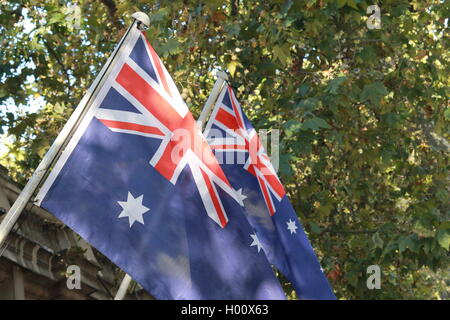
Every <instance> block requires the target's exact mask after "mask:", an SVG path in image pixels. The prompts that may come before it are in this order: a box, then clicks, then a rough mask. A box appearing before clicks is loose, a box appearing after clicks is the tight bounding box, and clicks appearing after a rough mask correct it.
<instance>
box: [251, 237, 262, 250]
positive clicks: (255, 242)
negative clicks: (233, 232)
mask: <svg viewBox="0 0 450 320" xmlns="http://www.w3.org/2000/svg"><path fill="white" fill-rule="evenodd" d="M250 237H252V239H253V242H252V243H251V244H250V247H253V246H256V247H257V248H258V252H259V251H260V250H261V248H262V245H261V242H259V239H258V237H257V236H256V233H254V234H251V235H250Z"/></svg>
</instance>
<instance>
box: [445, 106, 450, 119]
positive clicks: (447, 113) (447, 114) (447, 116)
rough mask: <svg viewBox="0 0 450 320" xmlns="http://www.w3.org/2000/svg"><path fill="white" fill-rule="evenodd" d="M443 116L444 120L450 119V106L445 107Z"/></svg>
mask: <svg viewBox="0 0 450 320" xmlns="http://www.w3.org/2000/svg"><path fill="white" fill-rule="evenodd" d="M444 118H445V120H448V121H450V108H447V109H446V110H445V111H444Z"/></svg>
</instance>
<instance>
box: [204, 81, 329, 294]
mask: <svg viewBox="0 0 450 320" xmlns="http://www.w3.org/2000/svg"><path fill="white" fill-rule="evenodd" d="M204 135H205V136H206V137H207V140H208V142H209V144H210V146H211V148H212V149H213V150H214V151H215V155H216V157H217V159H218V161H219V163H221V166H222V168H223V170H224V172H225V174H226V176H227V178H228V179H229V181H230V182H231V185H232V186H233V187H234V188H235V189H236V190H238V191H239V192H238V194H239V196H240V198H241V199H240V203H241V205H242V206H243V208H244V211H245V213H246V216H247V218H248V221H249V222H250V224H251V225H252V227H253V228H254V229H255V231H256V233H255V235H254V237H255V238H257V239H258V242H259V246H260V247H262V248H263V250H264V251H265V252H266V254H267V257H268V259H269V261H270V262H271V263H272V264H273V265H274V266H275V267H276V268H277V269H278V270H280V271H281V272H282V273H283V274H284V276H285V277H286V278H287V279H288V280H289V281H290V282H291V283H292V284H293V286H294V288H295V290H296V292H297V295H298V297H299V298H300V299H335V296H334V294H333V292H332V290H331V288H330V285H329V283H328V281H327V279H326V277H325V275H324V273H323V271H322V268H321V266H320V264H319V262H318V260H317V257H316V255H315V253H314V251H313V248H312V247H311V245H310V243H309V240H308V238H307V236H306V234H305V232H304V230H303V227H302V225H301V224H300V221H299V220H298V218H297V215H296V213H295V211H294V208H293V207H292V204H291V203H290V201H289V199H288V197H287V195H286V192H285V190H284V187H283V185H282V184H281V182H280V180H279V179H278V176H277V174H276V171H275V170H274V168H273V166H272V164H271V162H270V159H269V157H268V156H267V154H266V152H265V150H264V148H263V146H262V144H261V142H260V140H259V137H258V135H257V133H256V131H255V129H254V128H253V126H252V124H251V123H250V121H249V119H248V118H247V116H246V115H245V113H244V111H243V110H242V108H241V106H240V104H239V102H238V100H237V99H236V96H235V94H234V92H233V89H232V88H231V86H228V85H225V86H224V88H223V90H222V92H221V94H220V95H219V98H218V100H217V103H216V105H215V107H214V109H213V111H212V114H211V117H210V119H209V121H208V123H207V125H206V128H205V131H204Z"/></svg>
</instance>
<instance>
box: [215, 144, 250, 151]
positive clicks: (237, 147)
mask: <svg viewBox="0 0 450 320" xmlns="http://www.w3.org/2000/svg"><path fill="white" fill-rule="evenodd" d="M210 147H211V149H230V150H246V149H247V148H246V146H240V145H237V144H223V145H210Z"/></svg>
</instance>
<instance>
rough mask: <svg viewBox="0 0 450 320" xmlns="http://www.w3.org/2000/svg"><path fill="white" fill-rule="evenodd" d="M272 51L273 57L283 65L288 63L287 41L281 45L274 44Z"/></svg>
mask: <svg viewBox="0 0 450 320" xmlns="http://www.w3.org/2000/svg"><path fill="white" fill-rule="evenodd" d="M272 52H273V57H274V59H278V60H279V61H280V62H281V63H282V64H283V65H287V64H288V60H289V59H290V53H289V44H288V43H285V44H284V45H282V46H279V45H276V46H274V47H273V50H272Z"/></svg>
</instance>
